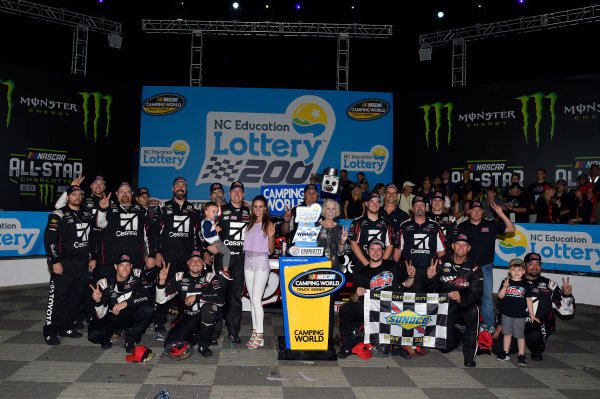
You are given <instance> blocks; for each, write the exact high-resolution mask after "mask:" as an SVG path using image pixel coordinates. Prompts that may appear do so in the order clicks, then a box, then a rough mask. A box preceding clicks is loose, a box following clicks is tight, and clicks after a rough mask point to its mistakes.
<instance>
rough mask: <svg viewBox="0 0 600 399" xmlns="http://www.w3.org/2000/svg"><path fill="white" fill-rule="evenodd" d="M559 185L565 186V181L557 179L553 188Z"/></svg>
mask: <svg viewBox="0 0 600 399" xmlns="http://www.w3.org/2000/svg"><path fill="white" fill-rule="evenodd" d="M559 184H564V185H565V186H566V185H567V181H566V180H565V179H558V180H557V181H556V184H555V186H558V185H559Z"/></svg>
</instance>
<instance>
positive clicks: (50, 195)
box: [38, 184, 54, 206]
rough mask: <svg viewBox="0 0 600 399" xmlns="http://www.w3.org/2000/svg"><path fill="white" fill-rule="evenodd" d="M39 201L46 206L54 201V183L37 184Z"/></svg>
mask: <svg viewBox="0 0 600 399" xmlns="http://www.w3.org/2000/svg"><path fill="white" fill-rule="evenodd" d="M38 188H39V189H40V202H41V203H42V204H44V205H45V206H48V205H50V204H52V203H53V202H54V184H38Z"/></svg>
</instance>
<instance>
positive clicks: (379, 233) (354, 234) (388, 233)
mask: <svg viewBox="0 0 600 399" xmlns="http://www.w3.org/2000/svg"><path fill="white" fill-rule="evenodd" d="M392 237H393V236H392V228H391V226H390V225H389V223H388V222H387V221H386V219H384V218H383V217H381V216H379V217H378V219H377V220H375V221H373V220H371V219H369V218H368V216H366V215H364V216H361V217H359V218H356V219H354V220H353V221H352V224H351V225H350V229H349V230H348V240H350V241H355V242H356V243H357V244H358V246H359V247H360V249H361V251H362V253H363V255H364V256H365V258H367V259H369V256H368V255H367V248H368V246H369V243H370V242H371V241H372V240H374V239H377V240H381V241H382V242H383V243H384V245H385V247H388V246H389V245H390V244H391V243H392ZM384 249H385V248H384ZM352 262H353V263H354V271H355V272H356V270H359V269H362V267H363V266H366V265H362V264H361V263H360V261H359V260H358V258H357V257H356V255H354V254H352Z"/></svg>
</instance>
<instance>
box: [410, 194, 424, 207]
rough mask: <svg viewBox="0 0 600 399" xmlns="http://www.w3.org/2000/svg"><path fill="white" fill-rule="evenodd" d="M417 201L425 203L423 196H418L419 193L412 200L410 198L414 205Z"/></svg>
mask: <svg viewBox="0 0 600 399" xmlns="http://www.w3.org/2000/svg"><path fill="white" fill-rule="evenodd" d="M417 202H423V203H425V198H423V197H422V196H420V195H416V196H415V197H414V198H413V200H412V204H413V205H414V204H416V203H417Z"/></svg>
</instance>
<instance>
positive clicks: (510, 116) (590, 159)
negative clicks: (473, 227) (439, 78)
mask: <svg viewBox="0 0 600 399" xmlns="http://www.w3.org/2000/svg"><path fill="white" fill-rule="evenodd" d="M400 113H401V117H400V118H399V119H398V120H399V121H401V122H400V123H401V124H402V125H401V132H403V133H402V134H401V136H400V140H399V141H401V142H402V144H403V148H406V149H409V151H406V152H405V155H403V156H401V157H400V158H399V159H396V166H397V167H400V168H401V170H403V171H407V170H414V166H415V164H418V165H420V168H419V169H418V172H419V173H420V176H414V177H415V178H417V177H422V176H424V175H425V174H431V175H438V174H440V172H441V170H442V169H444V168H448V169H452V170H453V172H452V180H453V181H458V180H460V179H461V170H462V169H464V168H465V167H468V168H469V169H470V170H471V171H472V177H473V178H474V180H477V181H480V182H481V184H482V185H483V186H490V185H494V186H504V185H506V184H507V183H508V182H509V181H510V176H511V173H512V172H517V173H519V174H520V175H521V177H522V181H524V182H525V183H526V184H529V183H532V182H533V181H534V180H535V170H536V169H537V168H544V169H545V170H546V172H547V178H546V180H547V181H548V182H552V183H553V182H555V181H556V180H558V179H565V180H566V181H567V183H568V185H569V186H570V187H575V186H576V179H577V176H578V175H579V174H580V173H582V172H585V173H586V174H587V173H588V169H589V167H590V165H592V164H594V163H598V162H599V161H600V134H598V132H599V130H600V129H599V128H600V76H576V77H570V78H563V79H555V80H543V81H528V82H513V83H501V84H495V85H492V86H490V87H473V88H470V87H469V88H456V89H447V90H438V91H435V92H427V91H422V92H418V93H415V94H414V95H412V96H404V97H403V98H402V105H401V107H400ZM413 154H418V155H413ZM415 156H418V157H419V159H418V160H417V159H415ZM423 159H427V162H422V160H423ZM416 162H421V163H416ZM407 177H412V176H407Z"/></svg>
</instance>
